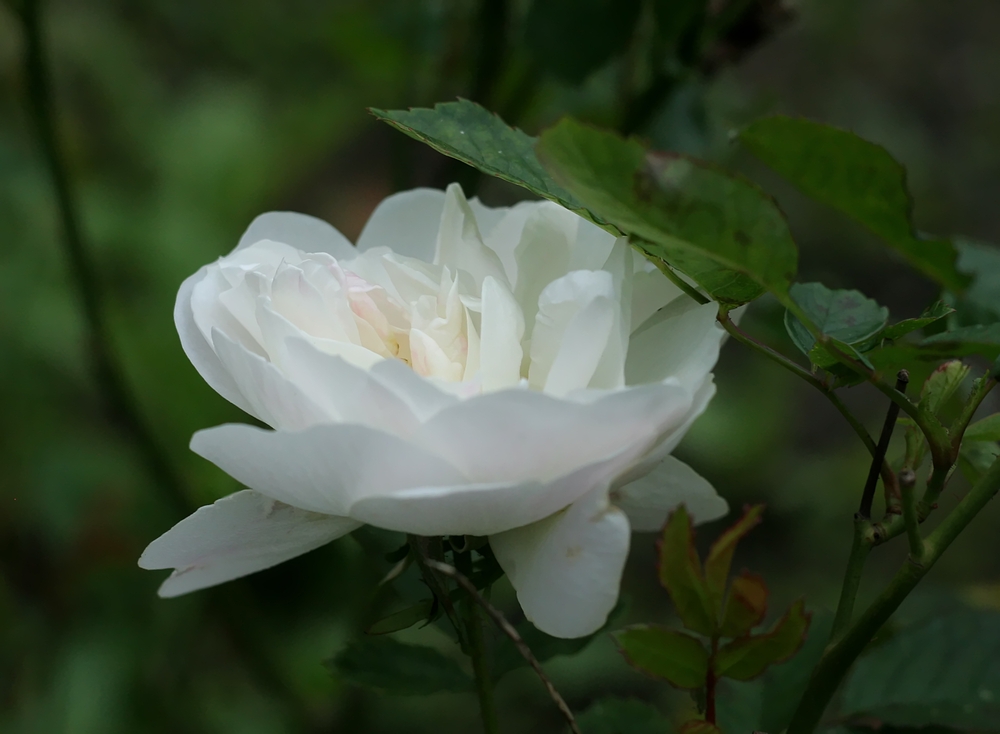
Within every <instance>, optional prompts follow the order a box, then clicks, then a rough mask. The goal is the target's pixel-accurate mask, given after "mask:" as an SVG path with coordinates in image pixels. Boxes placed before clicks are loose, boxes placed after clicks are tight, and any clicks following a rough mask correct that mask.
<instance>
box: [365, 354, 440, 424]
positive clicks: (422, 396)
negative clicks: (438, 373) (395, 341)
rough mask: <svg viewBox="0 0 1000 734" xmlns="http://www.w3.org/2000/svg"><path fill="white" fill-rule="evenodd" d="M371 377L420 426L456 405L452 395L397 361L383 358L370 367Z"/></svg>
mask: <svg viewBox="0 0 1000 734" xmlns="http://www.w3.org/2000/svg"><path fill="white" fill-rule="evenodd" d="M371 374H372V377H374V378H375V379H376V380H378V381H379V383H381V384H382V385H384V386H385V387H386V388H388V389H389V390H391V391H392V392H393V393H395V394H396V395H397V396H399V397H400V398H401V399H402V400H403V401H404V402H405V403H406V405H407V406H408V407H409V408H410V410H411V411H412V412H413V415H415V416H416V417H417V420H418V421H420V422H421V423H426V422H427V421H429V420H430V419H431V418H432V417H433V416H435V415H437V413H439V412H440V411H442V410H444V409H445V408H447V407H449V406H452V405H455V404H456V403H458V399H457V398H456V397H455V396H454V395H452V394H451V393H447V392H445V391H444V390H442V389H440V387H438V386H437V385H435V384H434V383H433V382H431V381H430V380H427V379H425V378H423V377H421V376H420V375H418V374H417V373H416V372H414V371H413V370H411V369H410V368H409V367H407V366H406V365H405V364H403V363H402V362H400V361H399V360H397V359H385V360H382V361H381V362H379V363H378V364H376V365H374V366H373V367H372V368H371Z"/></svg>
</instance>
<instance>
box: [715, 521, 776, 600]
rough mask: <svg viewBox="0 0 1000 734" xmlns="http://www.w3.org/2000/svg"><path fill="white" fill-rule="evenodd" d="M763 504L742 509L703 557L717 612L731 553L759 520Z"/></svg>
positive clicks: (722, 595)
mask: <svg viewBox="0 0 1000 734" xmlns="http://www.w3.org/2000/svg"><path fill="white" fill-rule="evenodd" d="M763 512H764V505H754V506H753V507H747V508H745V509H744V510H743V517H741V518H740V519H739V520H737V521H736V524H735V525H733V526H732V527H730V528H729V529H728V530H726V531H725V532H724V533H723V534H722V535H720V536H719V537H718V538H717V539H716V541H715V542H714V543H712V547H711V549H709V551H708V557H707V558H706V559H705V585H706V586H707V587H708V591H709V594H710V595H711V598H712V601H713V602H714V603H715V609H716V610H717V611H716V613H717V614H721V613H722V600H723V598H724V597H725V594H726V579H727V578H728V577H729V567H730V566H731V565H732V563H733V553H734V552H735V551H736V546H737V544H739V542H740V540H742V539H743V536H745V535H746V534H747V533H749V532H750V531H751V530H752V529H753V528H754V526H755V525H757V523H759V522H760V516H761V513H763Z"/></svg>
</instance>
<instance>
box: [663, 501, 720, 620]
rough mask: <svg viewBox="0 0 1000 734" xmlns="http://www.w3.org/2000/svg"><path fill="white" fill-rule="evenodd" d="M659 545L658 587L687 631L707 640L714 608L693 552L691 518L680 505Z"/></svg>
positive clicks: (664, 529) (668, 523)
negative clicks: (667, 598) (668, 598)
mask: <svg viewBox="0 0 1000 734" xmlns="http://www.w3.org/2000/svg"><path fill="white" fill-rule="evenodd" d="M659 545H660V547H659V574H660V583H661V584H663V587H664V588H665V589H666V590H667V593H669V594H670V599H671V600H672V601H673V603H674V607H675V608H676V609H677V616H678V617H680V620H681V622H682V623H683V624H684V626H685V627H687V628H688V629H689V630H692V631H694V632H698V633H700V634H703V635H708V636H711V635H712V634H713V632H714V631H715V626H716V622H715V619H716V617H715V607H714V605H713V604H712V599H711V596H710V595H709V593H708V588H707V587H706V586H705V578H704V576H703V575H702V571H701V562H700V561H699V560H698V554H697V552H696V551H695V547H694V529H693V527H692V525H691V516H690V515H688V513H687V510H686V509H685V508H684V506H683V505H681V506H680V507H678V508H677V509H676V510H674V512H673V513H671V515H670V518H669V519H668V520H667V524H666V526H665V527H664V528H663V535H662V537H661V540H660V544H659Z"/></svg>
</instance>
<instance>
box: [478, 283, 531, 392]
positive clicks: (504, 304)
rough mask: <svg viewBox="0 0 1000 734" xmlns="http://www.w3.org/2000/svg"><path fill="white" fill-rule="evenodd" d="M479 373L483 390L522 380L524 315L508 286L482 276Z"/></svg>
mask: <svg viewBox="0 0 1000 734" xmlns="http://www.w3.org/2000/svg"><path fill="white" fill-rule="evenodd" d="M481 323H482V329H481V332H482V333H481V335H480V342H479V374H480V376H481V378H482V387H483V390H484V391H492V390H500V389H502V388H505V387H513V386H514V385H517V383H518V382H520V380H521V359H522V357H523V351H522V350H521V338H522V337H523V336H524V315H523V314H522V313H521V309H520V307H519V306H518V305H517V301H515V300H514V296H513V295H512V294H511V292H510V290H509V289H508V288H507V286H506V285H505V284H504V283H503V282H502V281H499V280H497V279H496V278H493V277H490V276H488V277H487V278H486V279H485V280H483V296H482V322H481Z"/></svg>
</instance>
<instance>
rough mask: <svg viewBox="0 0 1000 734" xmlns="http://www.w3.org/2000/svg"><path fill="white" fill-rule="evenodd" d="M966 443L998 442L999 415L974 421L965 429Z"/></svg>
mask: <svg viewBox="0 0 1000 734" xmlns="http://www.w3.org/2000/svg"><path fill="white" fill-rule="evenodd" d="M965 440H966V441H1000V413H994V414H993V415H991V416H987V417H986V418H983V419H982V420H981V421H976V422H975V423H973V424H972V425H971V426H969V427H968V428H966V429H965Z"/></svg>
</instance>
